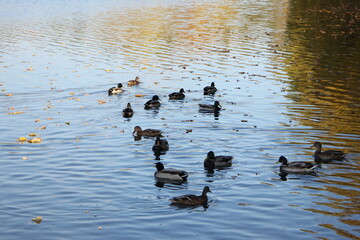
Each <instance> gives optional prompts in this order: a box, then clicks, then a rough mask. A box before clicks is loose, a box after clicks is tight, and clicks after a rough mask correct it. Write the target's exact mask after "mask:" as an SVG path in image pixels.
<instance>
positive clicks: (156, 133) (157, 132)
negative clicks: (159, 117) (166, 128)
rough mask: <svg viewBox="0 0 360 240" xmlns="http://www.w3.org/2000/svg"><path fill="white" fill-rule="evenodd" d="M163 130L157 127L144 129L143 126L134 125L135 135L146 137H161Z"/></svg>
mask: <svg viewBox="0 0 360 240" xmlns="http://www.w3.org/2000/svg"><path fill="white" fill-rule="evenodd" d="M161 134H162V131H160V130H157V129H144V130H142V129H141V127H139V126H136V127H134V132H133V136H135V137H139V136H145V137H159V136H161Z"/></svg>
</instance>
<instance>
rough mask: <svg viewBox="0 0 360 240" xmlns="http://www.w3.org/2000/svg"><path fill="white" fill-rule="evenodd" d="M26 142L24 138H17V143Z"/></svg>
mask: <svg viewBox="0 0 360 240" xmlns="http://www.w3.org/2000/svg"><path fill="white" fill-rule="evenodd" d="M26 140H27V138H26V137H19V139H18V140H17V141H18V142H25V141H26Z"/></svg>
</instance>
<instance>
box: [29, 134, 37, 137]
mask: <svg viewBox="0 0 360 240" xmlns="http://www.w3.org/2000/svg"><path fill="white" fill-rule="evenodd" d="M29 136H30V137H35V136H37V134H36V133H30V134H29Z"/></svg>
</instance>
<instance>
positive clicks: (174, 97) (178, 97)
mask: <svg viewBox="0 0 360 240" xmlns="http://www.w3.org/2000/svg"><path fill="white" fill-rule="evenodd" d="M184 92H185V91H184V89H183V88H182V89H180V91H179V92H173V93H171V94H169V99H170V100H182V99H184V98H185V94H184Z"/></svg>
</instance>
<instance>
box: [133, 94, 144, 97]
mask: <svg viewBox="0 0 360 240" xmlns="http://www.w3.org/2000/svg"><path fill="white" fill-rule="evenodd" d="M143 96H144V95H143V94H135V97H143Z"/></svg>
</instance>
